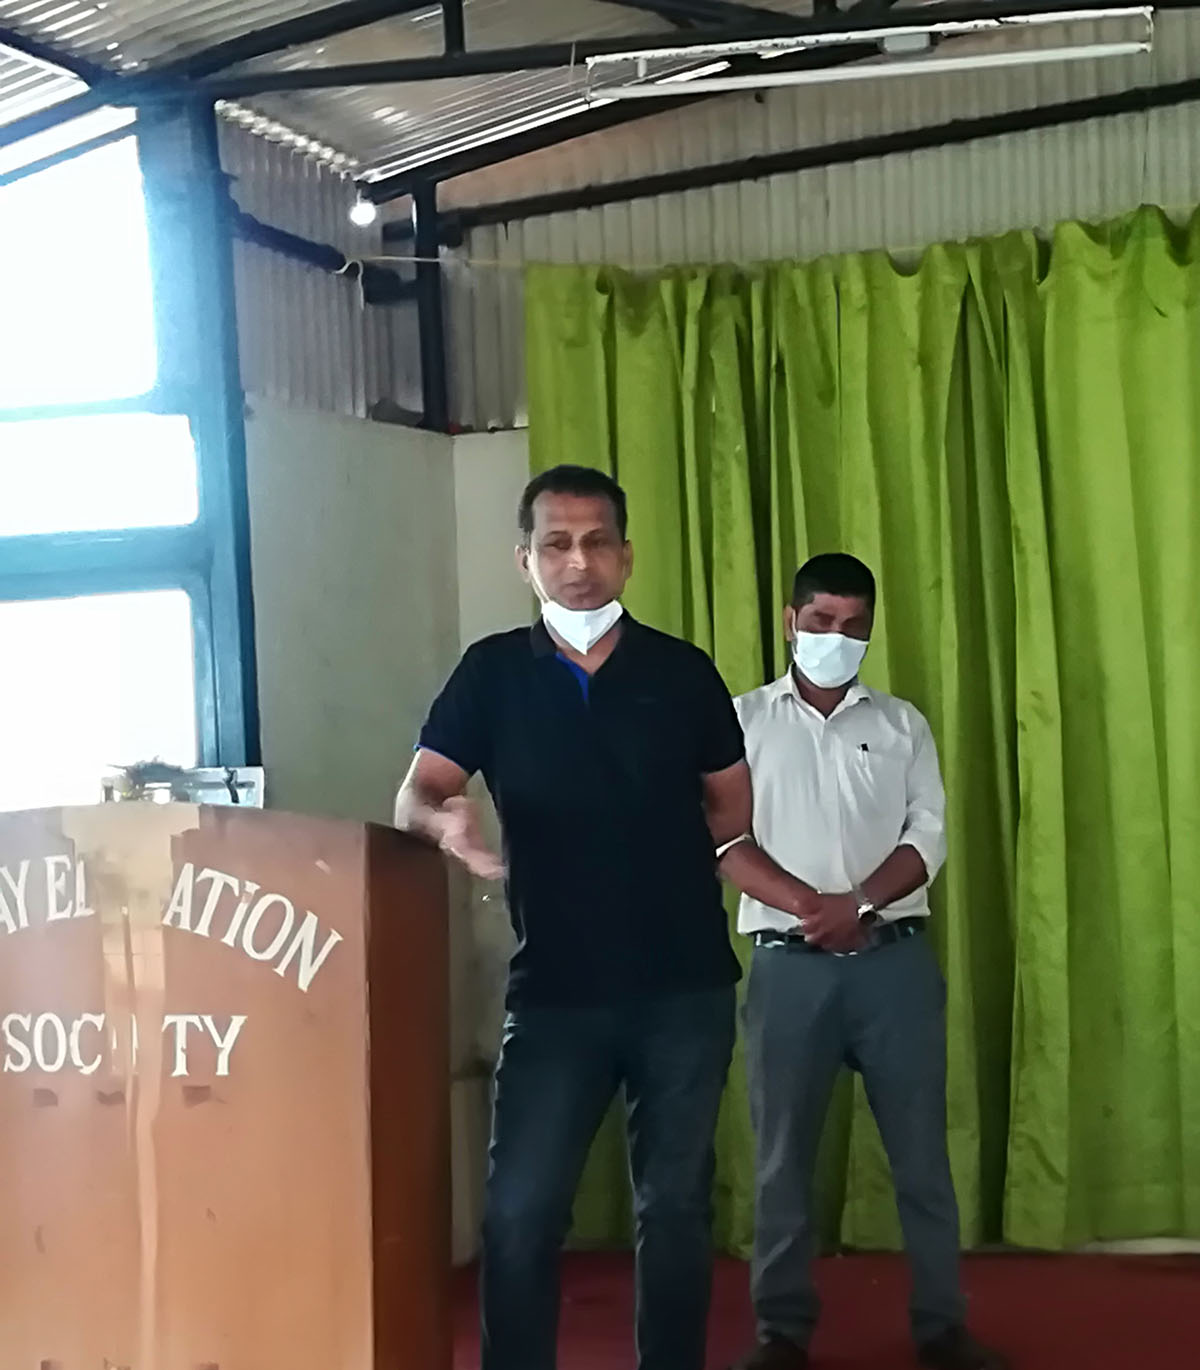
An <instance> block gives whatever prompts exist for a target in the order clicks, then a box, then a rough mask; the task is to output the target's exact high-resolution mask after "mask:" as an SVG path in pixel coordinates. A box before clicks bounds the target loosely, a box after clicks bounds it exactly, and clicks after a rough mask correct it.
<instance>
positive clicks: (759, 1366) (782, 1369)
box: [730, 1337, 808, 1370]
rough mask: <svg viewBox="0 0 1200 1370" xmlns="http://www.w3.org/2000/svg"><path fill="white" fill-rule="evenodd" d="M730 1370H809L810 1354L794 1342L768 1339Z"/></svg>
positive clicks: (780, 1338)
mask: <svg viewBox="0 0 1200 1370" xmlns="http://www.w3.org/2000/svg"><path fill="white" fill-rule="evenodd" d="M730 1370H808V1352H807V1351H806V1350H805V1349H804V1347H803V1346H797V1345H796V1343H795V1342H794V1341H785V1340H784V1339H783V1338H782V1337H768V1338H767V1340H766V1341H760V1342H759V1344H758V1345H757V1346H756V1347H755V1348H754V1350H753V1351H751V1352H750V1354H749V1355H748V1356H746V1357H744V1358H743V1359H742V1360H740V1361H738V1362H737V1364H736V1365H733V1366H731V1367H730Z"/></svg>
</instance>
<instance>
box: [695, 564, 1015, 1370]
mask: <svg viewBox="0 0 1200 1370" xmlns="http://www.w3.org/2000/svg"><path fill="white" fill-rule="evenodd" d="M874 611H875V580H874V577H873V576H872V574H871V572H870V571H869V570H868V569H867V567H866V566H864V565H863V564H862V562H860V561H858V560H856V559H855V558H854V557H850V556H846V555H844V554H841V553H835V554H830V555H826V556H820V557H815V558H814V559H813V560H811V561H810V562H808V563H807V564H806V565H805V566H804V567H802V568H801V570H800V571H799V572H798V574H797V576H796V581H795V587H794V591H793V596H792V605H791V607H789V608H788V610H787V612H786V629H787V634H788V637H789V639H790V640H791V642H792V645H793V657H794V665H793V668H792V669H791V670H789V671H788V673H787V675H785V676H784V677H783V678H782V679H781V680H777V681H775V682H774V683H772V684H770V685H766V686H764V687H763V688H762V689H759V690H755V691H753V692H752V693H751V694H748V695H744V696H743V697H742V698H741V699H739V700H738V701H737V710H738V717H739V718H740V720H741V723H742V728H743V730H744V732H745V735H746V754H747V760H748V761H749V764H750V770H751V774H752V777H753V785H754V819H753V833H752V835H749V834H748V835H747V837H746V838H745V839H744V840H742V841H741V842H740V843H739V844H737V845H734V846H731V847H728V848H726V849H724V851H723V852H722V861H721V868H722V873H723V874H724V875H725V876H726V877H727V878H728V879H730V880H731V881H733V883H734V884H736V885H737V886H738V887H739V888H741V889H742V890H743V891H745V893H744V894H743V897H742V903H741V911H740V914H739V919H738V926H739V930H740V931H741V932H743V933H745V934H746V935H748V936H750V937H752V938H753V939H754V941H755V951H754V964H753V970H752V972H751V977H750V985H749V990H748V994H747V998H746V1020H745V1024H746V1043H747V1053H748V1059H749V1069H750V1102H751V1110H752V1113H753V1119H754V1128H755V1134H756V1138H757V1150H758V1162H757V1196H756V1230H755V1242H754V1259H753V1266H752V1292H753V1297H754V1306H755V1313H756V1317H757V1323H758V1335H759V1342H758V1345H757V1347H756V1348H755V1350H754V1351H753V1352H752V1353H751V1354H750V1355H749V1356H748V1357H747V1358H746V1359H745V1360H744V1361H743V1362H741V1370H802V1368H803V1367H805V1366H807V1364H808V1344H809V1340H810V1338H811V1336H812V1333H813V1329H814V1328H815V1326H816V1322H817V1317H818V1313H819V1311H820V1309H819V1303H818V1299H817V1296H816V1292H815V1290H814V1288H813V1283H812V1276H811V1271H810V1266H811V1262H812V1258H813V1254H814V1250H813V1247H814V1241H813V1223H812V1213H811V1206H812V1180H813V1168H814V1165H815V1162H816V1154H817V1144H818V1141H819V1140H820V1136H821V1131H822V1126H823V1124H824V1120H825V1114H826V1112H827V1109H828V1105H829V1099H830V1094H831V1092H832V1090H833V1085H834V1081H835V1079H836V1077H837V1074H838V1072H839V1071H840V1070H841V1069H842V1067H843V1066H849V1067H850V1068H851V1069H853V1070H857V1071H858V1072H859V1073H860V1074H861V1075H862V1077H863V1082H864V1084H865V1086H866V1091H867V1097H868V1099H869V1101H870V1104H871V1109H872V1112H873V1113H874V1115H875V1119H876V1122H877V1123H878V1125H879V1131H880V1135H881V1136H882V1138H883V1142H884V1146H885V1147H886V1149H887V1152H888V1157H889V1160H890V1162H891V1167H892V1175H893V1178H894V1181H895V1185H896V1197H897V1204H898V1207H899V1211H900V1220H901V1225H902V1227H903V1231H904V1239H905V1245H906V1247H907V1250H908V1256H909V1262H910V1266H911V1270H912V1279H913V1294H912V1304H911V1318H912V1329H913V1336H914V1338H915V1341H916V1344H917V1349H918V1356H919V1359H920V1362H921V1364H922V1365H924V1366H927V1367H930V1370H1003V1367H1005V1366H1006V1365H1007V1361H1006V1360H1005V1359H1004V1357H1002V1356H1000V1355H998V1354H996V1353H995V1352H991V1351H988V1350H986V1349H985V1348H983V1347H981V1346H980V1345H979V1344H978V1343H977V1342H976V1341H975V1339H974V1338H973V1337H972V1336H971V1335H970V1333H969V1332H968V1331H967V1330H966V1326H965V1317H966V1309H965V1303H964V1300H963V1295H962V1289H961V1285H960V1282H959V1250H958V1207H957V1204H956V1201H955V1197H954V1187H953V1183H952V1180H951V1176H950V1164H949V1159H948V1156H947V1151H946V1038H945V1014H944V1008H945V985H944V982H943V980H942V976H941V972H940V970H939V968H938V965H937V962H936V960H935V958H934V954H933V950H932V948H931V947H930V946H929V943H928V940H927V939H926V937H925V936H924V935H923V933H924V931H925V927H926V920H927V919H928V917H929V901H928V890H929V885H930V883H931V882H932V881H933V879H934V877H935V876H936V875H937V873H938V871H939V870H940V868H941V866H942V863H943V861H944V860H945V854H946V848H945V823H944V814H945V794H944V791H943V789H942V779H941V773H940V770H939V767H938V758H937V749H936V746H935V744H934V741H933V734H932V733H931V732H930V728H929V724H928V723H927V722H926V721H925V719H924V718H923V717H922V716H921V714H920V713H919V712H918V711H917V710H916V709H915V708H914V707H913V706H912V705H911V704H909V703H906V702H905V701H904V700H902V699H896V698H893V697H892V696H891V695H886V694H881V693H880V692H878V691H876V690H869V689H867V688H866V687H865V686H863V685H861V684H859V683H858V669H859V666H860V665H861V663H862V659H863V656H864V655H865V653H866V650H867V643H868V640H869V638H870V635H871V627H872V622H873V619H874ZM764 852H765V854H766V855H767V856H768V857H770V858H772V860H773V862H774V865H775V869H772V867H771V865H770V863H769V862H765V861H763V859H762V854H763V853H764Z"/></svg>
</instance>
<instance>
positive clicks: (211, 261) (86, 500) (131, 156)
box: [0, 111, 258, 809]
mask: <svg viewBox="0 0 1200 1370" xmlns="http://www.w3.org/2000/svg"><path fill="white" fill-rule="evenodd" d="M179 117H180V118H181V119H189V120H198V119H200V118H203V117H206V116H205V115H202V114H200V113H198V112H196V111H190V112H188V113H186V114H182V115H180V116H179ZM175 133H178V130H175ZM187 134H188V136H187V137H185V138H179V137H176V136H173V134H172V130H171V127H170V125H169V123H168V122H167V121H165V120H162V119H161V118H160V119H156V120H155V122H154V124H153V125H152V126H151V129H149V130H141V131H140V132H139V135H138V136H137V137H134V136H131V137H129V138H124V139H121V140H120V141H118V142H115V143H112V144H110V145H108V146H104V147H102V148H100V149H98V150H93V151H90V152H85V153H82V154H81V155H79V156H76V157H74V158H72V159H71V160H68V161H65V162H63V163H61V164H59V165H56V166H54V167H51V168H49V169H45V170H41V171H36V172H31V174H29V175H28V176H25V177H23V178H21V179H16V180H13V181H11V182H9V183H7V184H4V185H0V262H3V264H4V269H5V299H4V309H3V324H2V326H0V653H2V654H3V660H4V663H5V669H4V671H3V672H0V809H11V808H20V807H44V806H54V805H58V804H69V803H89V802H93V801H95V800H97V799H98V798H99V796H100V781H101V777H102V776H103V775H104V774H105V773H106V772H108V771H111V770H112V769H113V768H114V767H116V766H121V765H128V764H131V763H134V762H141V761H148V760H153V759H161V760H163V761H166V762H170V763H173V764H177V765H183V766H194V765H197V764H202V765H220V764H224V765H231V766H236V765H245V764H254V763H255V762H257V760H258V757H257V738H256V732H257V729H256V726H255V724H254V722H253V717H254V710H253V700H252V691H253V685H252V679H251V678H250V675H249V670H250V666H251V664H252V663H251V662H250V661H249V660H248V658H249V656H250V653H251V648H250V646H249V645H248V644H249V643H250V641H251V639H250V634H249V631H248V625H249V603H248V600H249V584H248V579H249V577H248V571H246V570H245V569H244V568H245V565H246V562H247V558H248V546H247V542H246V535H245V532H244V528H245V519H246V514H245V509H244V507H242V508H241V509H240V510H239V507H238V501H239V499H240V500H241V501H242V505H243V506H244V500H245V494H244V470H242V469H241V468H240V466H239V463H240V462H242V461H244V453H243V452H242V450H241V446H240V443H241V430H240V426H239V425H238V424H237V423H236V417H237V416H238V415H239V414H240V402H241V396H240V393H234V392H233V391H232V390H231V385H232V382H231V381H230V376H231V374H232V373H233V372H234V370H235V369H234V368H232V367H231V366H230V358H229V355H228V351H227V350H223V349H231V348H232V346H233V344H232V343H231V342H230V337H231V335H232V331H233V330H232V329H231V327H230V326H229V325H230V320H229V316H228V313H226V314H222V313H221V309H222V307H223V306H222V304H221V303H220V302H221V301H225V302H227V303H228V304H229V307H230V308H231V295H230V294H229V291H228V286H229V278H228V242H227V241H226V240H225V239H224V238H223V237H222V230H221V228H220V225H221V224H222V222H223V220H222V217H221V214H220V212H219V211H220V208H221V206H220V205H219V204H216V203H214V201H213V199H212V197H213V196H214V195H215V194H217V193H218V192H217V189H216V187H217V186H218V178H217V177H216V176H214V175H212V174H211V168H210V169H209V172H208V174H191V172H189V169H188V168H187V166H186V165H184V166H181V165H180V164H179V162H178V161H177V160H173V159H177V158H178V157H179V156H180V155H181V154H180V153H179V149H180V148H181V147H182V148H185V149H189V152H188V153H187V155H188V156H192V157H199V156H204V155H207V156H209V157H210V158H211V157H214V156H215V152H214V151H213V149H214V148H215V130H214V129H212V128H211V127H206V126H205V125H202V124H196V125H195V126H193V127H192V128H190V129H189V130H187ZM139 143H140V144H141V146H140V147H139ZM206 150H207V151H206ZM156 159H157V160H156ZM143 162H145V163H146V165H147V166H148V167H151V168H152V169H153V170H154V172H155V174H154V175H153V176H151V177H150V178H149V180H148V185H149V186H150V187H151V188H152V189H151V190H150V191H149V192H147V190H146V189H145V188H144V186H143V177H142V166H143ZM193 170H194V168H193ZM160 173H161V174H160ZM160 185H161V186H162V187H163V192H162V193H161V194H159V192H158V190H157V189H156V187H157V186H160ZM148 194H149V196H150V201H151V204H150V207H151V209H152V210H154V211H155V212H151V213H148V212H147V197H148ZM155 195H158V199H157V200H155V199H154V196H155ZM189 197H193V202H189ZM223 251H224V253H225V258H224V263H225V264H224V266H223V265H222V260H223V259H222V252H223ZM157 283H161V284H162V286H163V288H164V289H165V290H169V291H170V294H171V298H170V299H169V300H165V299H163V298H157V297H156V294H155V287H156V284H157ZM214 301H216V302H217V303H214ZM164 324H165V326H164ZM239 519H240V520H241V522H240V523H239ZM248 720H249V721H248Z"/></svg>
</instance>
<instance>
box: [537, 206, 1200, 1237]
mask: <svg viewBox="0 0 1200 1370" xmlns="http://www.w3.org/2000/svg"><path fill="white" fill-rule="evenodd" d="M1197 234H1198V230H1197V228H1196V226H1195V225H1194V224H1193V225H1192V226H1191V227H1190V228H1188V229H1186V230H1179V229H1176V228H1175V227H1173V226H1172V225H1171V224H1170V223H1169V222H1168V221H1167V220H1166V219H1165V218H1164V217H1163V216H1162V215H1161V214H1160V213H1159V212H1158V211H1155V210H1143V211H1140V212H1139V213H1137V214H1135V215H1133V216H1130V217H1129V218H1127V219H1123V220H1121V221H1119V222H1116V223H1113V224H1109V225H1107V226H1105V227H1103V228H1101V229H1088V228H1084V227H1081V226H1079V225H1067V226H1064V227H1063V228H1061V229H1060V230H1059V231H1058V232H1057V233H1056V235H1055V238H1054V241H1053V243H1052V244H1049V245H1047V244H1042V243H1039V242H1038V241H1036V240H1035V239H1034V238H1033V237H1032V236H1030V235H1021V234H1012V235H1008V236H1006V237H1003V238H999V239H996V240H993V241H989V242H984V243H978V244H972V245H970V246H950V247H938V248H933V249H931V250H930V251H928V252H927V253H926V254H925V256H924V258H923V259H922V261H921V263H920V265H919V267H917V268H916V269H915V270H912V271H905V270H901V269H900V268H898V267H897V266H896V265H895V264H894V263H893V262H892V261H891V260H890V259H889V258H888V257H887V256H885V255H883V254H865V255H860V256H853V257H845V258H840V259H837V260H828V261H820V262H816V263H813V264H810V265H795V264H779V265H772V266H766V267H762V268H756V269H735V268H730V267H717V268H711V269H709V268H705V269H679V270H673V271H668V272H662V273H658V274H653V275H632V274H628V273H625V272H622V271H618V270H614V269H611V268H607V267H567V268H558V267H534V268H531V269H530V270H529V272H528V274H527V279H526V302H527V303H526V311H527V367H528V384H529V403H530V436H531V447H532V461H533V466H534V468H535V469H542V468H545V467H547V466H550V465H553V464H555V463H557V462H560V461H573V462H582V463H585V464H588V465H593V466H597V467H601V468H603V469H606V470H610V471H612V472H613V473H615V474H616V475H617V476H619V478H620V479H621V481H622V483H623V484H624V485H625V486H626V488H627V490H628V492H629V496H630V505H631V523H632V534H631V535H632V537H633V539H634V542H635V547H636V571H635V576H634V580H633V582H632V584H631V586H630V589H629V593H628V602H629V605H630V607H631V609H632V610H633V612H635V613H637V614H638V615H639V616H641V617H643V618H645V619H646V620H647V621H648V622H651V623H653V624H655V625H656V626H659V627H661V628H664V629H666V630H667V631H670V632H674V633H677V634H679V635H681V636H684V637H687V638H689V639H691V640H692V641H694V642H696V643H698V644H699V645H701V646H702V647H704V648H705V649H706V650H708V651H710V652H711V653H712V655H713V657H714V659H715V660H716V662H717V665H718V666H719V667H720V669H721V671H722V672H723V674H724V676H725V679H726V682H727V683H728V685H729V687H730V689H731V690H733V691H734V692H735V693H736V692H739V691H743V690H747V689H751V688H753V687H754V686H756V685H758V684H760V683H762V681H763V680H764V679H766V678H769V677H771V676H774V675H776V674H778V673H780V672H781V671H782V670H783V668H784V664H785V660H786V650H785V645H784V642H783V638H782V632H781V627H780V619H781V614H782V609H783V602H784V594H785V590H786V587H787V585H788V582H789V580H790V576H791V574H792V572H793V571H794V569H795V567H796V565H797V564H798V563H799V562H800V561H801V560H803V559H804V558H805V557H807V556H808V555H810V554H812V553H815V552H819V551H823V550H831V549H835V548H841V549H846V550H849V551H852V552H855V553H857V554H858V555H860V556H862V557H863V558H864V559H865V560H867V561H868V562H869V563H870V564H872V565H873V566H874V567H875V568H876V570H877V571H878V573H879V576H880V582H881V603H880V613H879V620H878V627H877V630H876V636H875V641H874V644H873V646H872V650H871V653H870V656H869V657H868V662H869V671H868V672H867V676H868V679H869V681H870V683H872V684H875V685H877V686H880V687H882V688H885V689H890V690H893V691H895V692H897V693H899V694H902V695H904V696H906V697H908V698H910V699H912V700H914V701H915V702H916V703H917V704H918V705H919V706H920V707H921V708H922V709H923V710H924V711H925V712H926V713H927V715H928V716H929V718H930V720H931V722H932V724H933V728H934V732H935V734H936V736H937V738H938V742H939V746H940V749H941V755H942V762H943V767H944V770H945V774H946V781H947V789H948V796H949V809H948V818H949V835H950V857H949V862H948V864H947V868H946V871H945V873H944V874H943V876H942V877H941V879H940V880H939V881H938V884H937V887H936V891H935V913H936V918H935V921H934V925H933V926H934V929H935V933H936V938H937V945H938V949H939V952H940V954H941V956H942V959H943V964H944V965H945V968H946V972H947V979H948V985H949V1002H948V1029H949V1032H948V1035H949V1086H948V1090H949V1116H950V1129H949V1143H950V1152H951V1158H952V1162H953V1167H954V1174H955V1178H956V1182H957V1186H958V1192H959V1198H960V1202H961V1206H962V1222H963V1236H964V1240H965V1242H966V1243H968V1244H980V1243H983V1242H988V1241H995V1240H999V1239H1001V1238H1003V1239H1006V1240H1009V1241H1012V1242H1016V1243H1020V1244H1025V1245H1032V1246H1040V1247H1049V1248H1058V1247H1063V1246H1069V1245H1074V1244H1078V1243H1081V1242H1084V1241H1087V1240H1090V1239H1116V1238H1129V1237H1140V1236H1149V1235H1159V1234H1188V1235H1192V1236H1200V916H1198V915H1200V908H1198V907H1197V905H1198V903H1200V842H1198V841H1197V838H1198V837H1200V706H1198V704H1197V702H1196V699H1195V694H1194V682H1196V681H1197V680H1200V606H1198V603H1197V590H1198V589H1200V575H1198V574H1197V573H1198V571H1200V567H1198V566H1197V561H1198V560H1200V550H1198V546H1200V544H1198V541H1197V537H1196V532H1195V530H1196V527H1197V515H1198V513H1200V400H1198V399H1197V393H1198V391H1200V385H1198V382H1200V303H1198V296H1200V251H1198V247H1197ZM617 1123H618V1120H617V1118H616V1117H615V1116H614V1118H613V1119H610V1121H609V1124H608V1125H607V1126H606V1130H605V1132H604V1134H603V1135H602V1137H601V1138H600V1139H599V1141H598V1143H597V1146H596V1148H595V1150H594V1152H593V1155H592V1158H591V1160H590V1162H589V1166H588V1170H587V1173H586V1175H585V1178H584V1183H583V1185H582V1187H581V1190H580V1195H579V1199H578V1201H577V1205H576V1237H577V1239H578V1240H579V1241H581V1242H587V1243H608V1242H614V1241H623V1240H625V1239H627V1237H628V1233H629V1217H628V1180H627V1174H626V1170H627V1167H626V1162H625V1156H624V1149H623V1144H622V1141H621V1130H620V1127H619V1126H618V1125H617ZM718 1151H719V1173H718V1184H717V1235H718V1240H719V1242H720V1244H721V1245H722V1246H723V1247H724V1248H725V1249H727V1250H731V1251H735V1252H745V1251H746V1250H747V1248H748V1244H749V1241H750V1236H751V1229H752V1197H751V1196H752V1185H753V1157H752V1146H751V1137H750V1129H749V1122H748V1118H747V1110H746V1098H745V1077H744V1069H743V1064H742V1062H741V1060H740V1059H739V1060H738V1061H737V1062H736V1063H735V1068H734V1072H733V1076H732V1079H731V1083H730V1088H729V1091H728V1096H727V1099H726V1103H725V1108H724V1112H723V1116H722V1119H721V1124H720V1131H719V1136H718ZM821 1193H822V1198H823V1201H824V1214H825V1218H824V1233H825V1236H826V1238H827V1240H829V1241H831V1242H832V1241H841V1242H844V1243H846V1244H847V1245H852V1246H866V1247H892V1246H895V1245H897V1244H898V1240H899V1232H898V1226H897V1222H896V1217H895V1209H894V1202H893V1199H892V1192H891V1185H890V1181H889V1178H888V1173H887V1166H886V1163H885V1160H884V1158H883V1155H882V1149H881V1147H880V1144H879V1140H878V1135H877V1133H876V1131H875V1128H874V1125H873V1123H872V1122H871V1119H870V1115H869V1112H868V1110H867V1108H866V1105H865V1101H864V1099H863V1097H862V1093H861V1087H860V1086H858V1085H857V1084H851V1083H850V1082H849V1081H847V1082H846V1083H845V1084H844V1085H843V1087H842V1089H841V1092H840V1094H839V1096H838V1098H837V1100H836V1102H835V1107H834V1109H833V1110H832V1112H831V1117H830V1120H829V1126H828V1129H827V1134H826V1138H825V1146H824V1157H823V1162H822V1165H821Z"/></svg>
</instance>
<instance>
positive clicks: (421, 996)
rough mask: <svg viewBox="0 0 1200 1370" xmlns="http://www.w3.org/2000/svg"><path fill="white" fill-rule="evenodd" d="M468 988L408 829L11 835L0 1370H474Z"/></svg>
mask: <svg viewBox="0 0 1200 1370" xmlns="http://www.w3.org/2000/svg"><path fill="white" fill-rule="evenodd" d="M447 981H448V970H447V927H446V893H445V883H444V873H443V870H442V864H441V861H440V859H439V857H438V856H437V855H436V854H435V853H433V852H431V851H428V850H426V849H425V848H423V847H421V846H420V845H418V844H416V843H413V842H411V841H409V840H408V839H406V838H403V837H401V836H400V835H398V834H396V833H394V832H391V831H390V830H387V829H382V828H372V827H361V826H356V825H353V824H346V823H338V822H332V821H326V820H322V819H316V818H302V817H297V816H295V815H290V814H280V813H271V812H266V813H264V812H260V811H256V810H243V809H237V808H207V807H203V808H202V807H196V806H191V805H176V804H166V805H158V804H134V803H130V804H109V805H102V806H99V807H96V808H81V809H61V810H58V809H52V810H44V811H40V812H33V813H18V814H8V815H0V1057H2V1060H3V1070H2V1072H0V1367H3V1370H18V1367H21V1370H102V1368H103V1367H107V1370H447V1368H448V1367H449V1365H450V1331H449V1275H450V1200H449V1189H450V1184H449V1155H450V1142H449V1122H448V1108H449V1104H448V1099H449V1062H448V1045H447V1035H448V1034H447V1013H448V1006H447V995H448V989H447Z"/></svg>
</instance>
